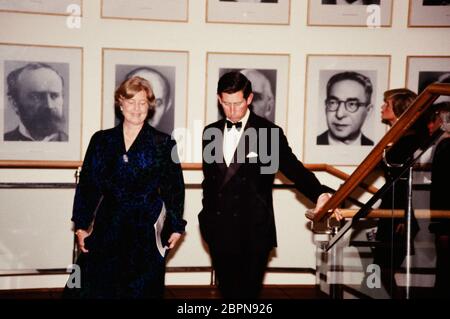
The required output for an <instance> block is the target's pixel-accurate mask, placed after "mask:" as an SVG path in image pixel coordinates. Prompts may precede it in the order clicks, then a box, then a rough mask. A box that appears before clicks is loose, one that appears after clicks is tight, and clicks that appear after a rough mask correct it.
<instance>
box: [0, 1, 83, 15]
mask: <svg viewBox="0 0 450 319" xmlns="http://www.w3.org/2000/svg"><path fill="white" fill-rule="evenodd" d="M82 2H83V0H58V1H55V0H14V1H11V0H0V12H2V11H3V12H19V13H36V14H50V15H63V16H65V15H70V14H73V13H77V14H81V7H82ZM74 8H76V9H74ZM74 10H75V12H74Z"/></svg>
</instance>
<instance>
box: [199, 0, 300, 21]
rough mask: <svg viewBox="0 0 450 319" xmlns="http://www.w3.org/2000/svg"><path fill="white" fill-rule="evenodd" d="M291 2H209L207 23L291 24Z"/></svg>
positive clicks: (269, 0)
mask: <svg viewBox="0 0 450 319" xmlns="http://www.w3.org/2000/svg"><path fill="white" fill-rule="evenodd" d="M290 6H291V1H290V0H207V2H206V22H210V23H243V24H285V25H287V24H289V22H290Z"/></svg>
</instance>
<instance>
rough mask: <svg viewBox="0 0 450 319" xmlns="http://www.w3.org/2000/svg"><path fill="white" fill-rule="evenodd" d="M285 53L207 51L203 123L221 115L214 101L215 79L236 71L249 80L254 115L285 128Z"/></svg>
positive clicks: (286, 101)
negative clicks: (205, 98)
mask: <svg viewBox="0 0 450 319" xmlns="http://www.w3.org/2000/svg"><path fill="white" fill-rule="evenodd" d="M289 63H290V56H289V55H288V54H241V53H215V52H208V54H207V66H206V67H207V72H208V73H207V88H206V96H207V102H206V111H205V121H206V124H210V123H212V122H215V121H217V120H219V119H221V118H223V116H224V115H223V112H222V108H221V106H220V105H219V104H218V101H217V93H216V92H217V82H218V81H219V78H220V77H221V76H222V75H223V74H225V73H227V72H230V71H239V72H241V73H242V74H244V75H245V76H246V77H247V78H248V79H249V80H250V82H251V83H252V90H253V101H252V104H251V110H252V111H253V112H255V113H256V114H257V115H259V116H261V117H264V118H266V119H268V120H269V121H271V122H273V123H275V124H277V125H279V126H280V127H282V128H283V129H286V123H287V106H288V87H289Z"/></svg>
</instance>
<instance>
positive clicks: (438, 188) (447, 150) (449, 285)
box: [428, 102, 450, 298]
mask: <svg viewBox="0 0 450 319" xmlns="http://www.w3.org/2000/svg"><path fill="white" fill-rule="evenodd" d="M432 108H433V112H432V113H431V114H432V115H431V117H430V119H429V121H428V129H429V133H430V135H431V134H433V133H434V132H435V131H437V130H440V129H441V127H442V124H443V123H444V119H446V122H447V130H448V129H449V128H448V125H449V124H448V123H449V122H450V102H441V103H438V104H434V105H433V106H432ZM449 181H450V132H449V131H446V132H444V133H443V134H442V135H441V137H440V138H439V140H438V141H437V142H436V143H435V148H434V152H433V155H432V164H431V191H430V209H432V210H449V211H450V199H449V191H448V189H449ZM429 230H430V232H432V233H434V235H435V247H436V279H435V284H434V289H435V291H434V293H435V296H436V297H437V298H450V273H449V269H450V219H448V218H441V219H433V220H431V223H430V226H429Z"/></svg>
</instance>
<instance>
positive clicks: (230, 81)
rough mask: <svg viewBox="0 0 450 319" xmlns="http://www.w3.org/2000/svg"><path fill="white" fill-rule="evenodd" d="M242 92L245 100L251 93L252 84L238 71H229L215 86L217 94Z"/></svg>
mask: <svg viewBox="0 0 450 319" xmlns="http://www.w3.org/2000/svg"><path fill="white" fill-rule="evenodd" d="M239 91H242V92H243V93H244V98H245V99H247V98H248V97H249V95H250V94H251V93H252V83H251V82H250V81H249V79H247V77H246V76H245V75H243V74H242V73H240V72H238V71H231V72H228V73H225V74H224V75H222V76H221V77H220V79H219V83H218V84H217V94H218V95H221V94H222V93H228V94H233V93H236V92H239Z"/></svg>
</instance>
